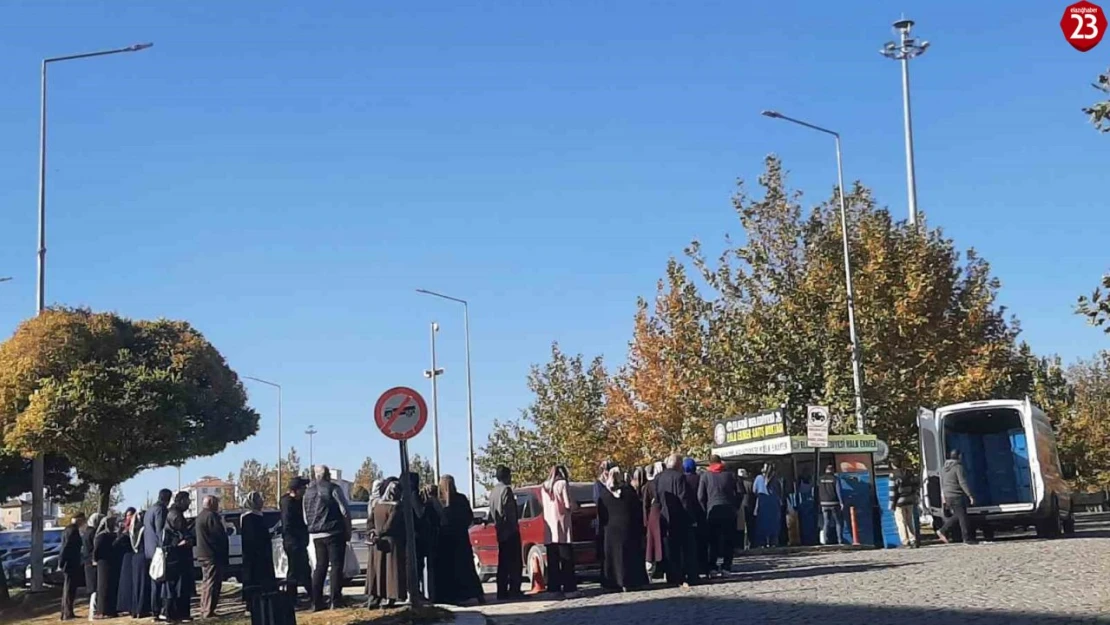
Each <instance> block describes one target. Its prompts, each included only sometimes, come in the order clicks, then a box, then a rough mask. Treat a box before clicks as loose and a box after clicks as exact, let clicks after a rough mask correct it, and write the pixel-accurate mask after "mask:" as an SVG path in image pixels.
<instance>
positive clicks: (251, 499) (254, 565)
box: [239, 491, 277, 610]
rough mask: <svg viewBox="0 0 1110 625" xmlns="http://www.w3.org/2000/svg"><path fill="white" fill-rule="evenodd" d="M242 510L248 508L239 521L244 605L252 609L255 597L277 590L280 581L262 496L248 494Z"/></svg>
mask: <svg viewBox="0 0 1110 625" xmlns="http://www.w3.org/2000/svg"><path fill="white" fill-rule="evenodd" d="M243 507H244V508H246V509H247V511H246V512H244V513H243V516H242V517H240V518H239V528H240V532H241V534H242V536H243V577H242V582H243V602H244V603H246V604H247V609H248V610H249V609H250V605H251V602H252V600H253V599H254V598H255V597H256V596H258V595H260V594H262V593H265V592H269V591H272V590H276V589H277V578H276V577H274V552H273V547H272V544H271V539H270V530H269V528H267V527H266V520H265V519H264V518H263V517H262V493H260V492H258V491H254V492H252V493H250V494H249V495H247V496H246V498H244V499H243Z"/></svg>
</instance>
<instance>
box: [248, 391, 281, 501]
mask: <svg viewBox="0 0 1110 625" xmlns="http://www.w3.org/2000/svg"><path fill="white" fill-rule="evenodd" d="M243 379H244V380H254V381H255V382H258V383H259V384H265V385H266V386H271V387H273V388H276V389H277V396H278V415H277V417H278V419H277V421H278V422H277V447H278V455H277V484H275V485H274V486H275V487H276V490H277V499H275V500H274V501H281V494H282V490H281V453H282V449H281V385H280V384H278V383H277V382H271V381H269V380H263V379H262V378H255V377H251V376H249V375H245V376H243Z"/></svg>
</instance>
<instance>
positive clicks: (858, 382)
mask: <svg viewBox="0 0 1110 625" xmlns="http://www.w3.org/2000/svg"><path fill="white" fill-rule="evenodd" d="M763 115H764V116H765V117H770V118H772V119H781V120H784V121H788V122H791V123H794V124H797V125H799V126H805V127H806V128H809V129H811V130H816V131H818V132H823V133H825V134H827V135H832V137H833V138H834V139H836V176H837V181H838V184H839V187H840V188H839V196H840V229H841V238H842V240H843V244H844V284H845V288H846V289H847V291H848V336H849V337H850V339H851V342H852V385H853V387H854V391H855V400H856V433H857V434H863V431H864V423H863V392H862V390H861V388H862V385H863V384H862V379H863V372H862V367H861V365H860V349H859V340H858V338H857V337H856V296H855V289H853V288H852V259H851V256H850V255H849V253H848V209H847V206H846V205H845V202H844V166H843V163H842V162H841V159H840V133H838V132H834V131H832V130H829V129H828V128H822V127H821V126H815V125H813V124H810V123H808V122H804V121H802V120H800V119H794V118H793V117H787V116H786V115H783V114H782V113H778V112H776V111H763Z"/></svg>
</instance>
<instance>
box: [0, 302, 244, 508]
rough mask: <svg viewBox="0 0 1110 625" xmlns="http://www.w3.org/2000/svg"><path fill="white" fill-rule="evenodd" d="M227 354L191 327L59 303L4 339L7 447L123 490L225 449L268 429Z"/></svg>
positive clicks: (0, 352) (1, 398) (0, 361)
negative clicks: (150, 472)
mask: <svg viewBox="0 0 1110 625" xmlns="http://www.w3.org/2000/svg"><path fill="white" fill-rule="evenodd" d="M246 401H247V395H246V391H245V390H244V389H243V385H242V384H241V383H240V381H239V379H238V377H237V376H236V375H235V373H234V372H233V371H232V370H231V369H230V368H229V367H228V366H227V363H226V362H225V361H224V358H223V356H221V355H220V353H219V352H218V351H217V350H216V349H215V348H214V347H213V346H212V345H211V344H210V343H209V342H208V341H207V340H205V338H204V337H203V336H202V335H201V334H200V333H199V332H197V331H196V330H195V329H194V328H193V327H192V326H190V325H189V324H188V323H185V322H180V321H169V320H164V319H160V320H156V321H132V320H130V319H126V318H123V317H120V316H118V315H115V314H113V313H93V312H90V311H88V310H81V309H67V308H56V309H51V310H48V311H46V312H44V313H43V314H41V315H38V316H37V317H35V318H33V319H30V320H28V321H25V322H23V323H22V324H20V326H19V328H18V329H17V330H16V332H15V334H14V335H13V336H12V337H11V338H10V339H8V340H7V341H5V342H4V343H3V344H2V345H0V428H2V430H3V432H4V440H3V444H4V447H5V448H6V449H8V450H14V451H18V452H23V453H26V452H29V451H31V450H36V451H43V452H46V453H51V454H56V455H58V456H61V457H64V458H66V459H67V460H69V461H70V462H72V463H73V466H74V467H76V469H77V472H78V474H79V475H80V477H81V478H82V479H83V480H84V481H87V482H90V483H92V484H95V485H97V487H98V492H99V493H100V496H101V500H100V509H101V510H107V509H108V508H109V506H110V503H111V501H110V498H109V495H110V493H111V490H112V487H114V486H115V485H117V484H119V483H121V482H123V481H125V480H127V479H130V478H131V477H134V476H135V475H136V474H138V473H139V472H140V471H143V470H145V469H149V468H154V467H162V466H171V465H176V464H180V463H183V462H184V461H186V460H188V459H190V458H195V457H198V456H209V455H212V454H215V453H218V452H220V451H222V450H223V449H224V448H225V447H226V446H227V445H228V444H229V443H238V442H241V441H243V440H246V438H247V437H249V436H251V435H253V434H254V433H255V432H256V431H257V430H258V414H257V413H255V412H254V411H253V410H251V409H250V408H249V407H248V406H247V404H246Z"/></svg>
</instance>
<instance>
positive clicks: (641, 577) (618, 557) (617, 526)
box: [598, 467, 648, 590]
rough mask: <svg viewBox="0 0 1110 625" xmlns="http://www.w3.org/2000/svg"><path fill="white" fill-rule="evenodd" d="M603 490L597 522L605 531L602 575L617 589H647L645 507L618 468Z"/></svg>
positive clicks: (608, 475)
mask: <svg viewBox="0 0 1110 625" xmlns="http://www.w3.org/2000/svg"><path fill="white" fill-rule="evenodd" d="M604 486H605V488H603V489H602V490H601V493H600V497H599V498H598V518H599V521H600V523H601V526H602V527H604V528H605V556H604V562H603V563H602V571H603V572H604V575H605V578H606V579H607V580H609V582H610V583H611V584H612V585H613V586H614V587H616V588H620V589H622V590H632V589H636V588H640V587H642V586H646V585H647V583H648V579H647V570H646V569H645V567H644V516H643V505H644V504H643V502H642V501H641V500H640V498H639V497H637V496H636V491H635V490H634V489H633V488H632V487H631V486H629V485H628V484H626V483H625V482H624V479H623V477H622V476H621V472H620V469H618V468H615V467H614V468H612V469H610V470H609V472H608V474H607V475H606V479H605V482H604Z"/></svg>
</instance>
